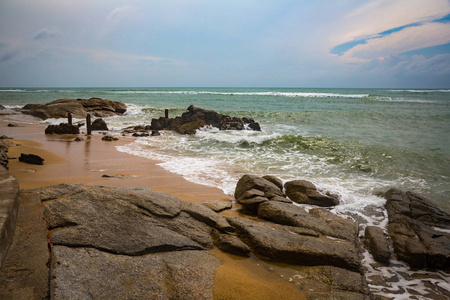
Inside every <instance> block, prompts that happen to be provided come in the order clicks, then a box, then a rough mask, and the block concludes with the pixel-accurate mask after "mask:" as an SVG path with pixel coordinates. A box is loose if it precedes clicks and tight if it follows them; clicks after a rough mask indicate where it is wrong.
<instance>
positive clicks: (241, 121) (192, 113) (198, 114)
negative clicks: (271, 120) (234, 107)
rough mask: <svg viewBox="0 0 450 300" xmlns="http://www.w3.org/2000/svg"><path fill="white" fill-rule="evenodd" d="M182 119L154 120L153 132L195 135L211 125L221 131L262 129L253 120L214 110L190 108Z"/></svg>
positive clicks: (152, 124)
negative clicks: (169, 131)
mask: <svg viewBox="0 0 450 300" xmlns="http://www.w3.org/2000/svg"><path fill="white" fill-rule="evenodd" d="M187 110H188V111H187V112H185V113H183V114H182V115H181V117H175V118H163V117H161V118H159V119H152V123H151V128H152V129H153V130H174V131H176V132H178V133H181V134H194V133H195V131H196V130H197V129H200V128H202V127H204V126H206V125H210V126H213V127H216V128H219V129H220V130H243V129H245V128H248V129H250V130H256V131H260V130H261V128H260V126H259V124H258V123H257V122H255V120H253V119H252V118H237V117H233V118H232V117H230V116H227V115H222V114H219V113H218V112H215V111H212V110H205V109H203V108H199V107H195V106H193V105H191V106H189V107H188V109H187Z"/></svg>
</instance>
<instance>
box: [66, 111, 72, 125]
mask: <svg viewBox="0 0 450 300" xmlns="http://www.w3.org/2000/svg"><path fill="white" fill-rule="evenodd" d="M67 122H68V123H69V124H70V125H72V114H71V113H68V114H67Z"/></svg>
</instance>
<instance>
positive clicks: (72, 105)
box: [22, 98, 127, 120]
mask: <svg viewBox="0 0 450 300" xmlns="http://www.w3.org/2000/svg"><path fill="white" fill-rule="evenodd" d="M126 110H127V108H126V105H125V104H124V103H122V102H117V101H111V100H103V99H100V98H90V99H77V100H74V99H67V98H64V99H58V100H55V101H53V102H50V103H46V104H27V105H25V106H24V107H23V108H22V112H23V113H25V114H29V115H33V116H35V117H38V118H41V119H44V120H45V119H49V118H67V114H68V113H71V114H72V116H73V117H74V118H80V119H81V118H85V117H86V115H87V114H88V113H92V114H93V115H94V116H96V117H108V116H113V115H121V114H123V113H125V112H126Z"/></svg>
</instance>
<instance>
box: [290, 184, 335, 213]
mask: <svg viewBox="0 0 450 300" xmlns="http://www.w3.org/2000/svg"><path fill="white" fill-rule="evenodd" d="M284 188H285V192H286V196H287V197H288V198H289V199H291V200H292V201H294V202H296V203H300V204H311V205H317V206H324V207H329V206H335V205H338V204H339V200H338V199H337V197H333V196H328V195H323V194H321V193H319V191H317V188H316V186H315V185H314V184H313V183H312V182H310V181H306V180H293V181H289V182H286V183H285V185H284Z"/></svg>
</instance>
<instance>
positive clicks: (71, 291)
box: [50, 246, 220, 299]
mask: <svg viewBox="0 0 450 300" xmlns="http://www.w3.org/2000/svg"><path fill="white" fill-rule="evenodd" d="M219 265H220V260H218V259H217V258H215V257H214V256H213V255H212V254H209V253H208V252H206V251H192V250H188V251H171V252H161V253H157V254H148V255H142V256H137V257H136V256H127V255H115V254H111V253H108V252H105V251H100V250H98V249H95V248H72V247H65V246H53V247H52V264H51V267H52V280H51V284H50V296H51V297H52V298H53V299H212V288H213V280H214V275H215V273H216V269H217V267H218V266H219Z"/></svg>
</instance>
